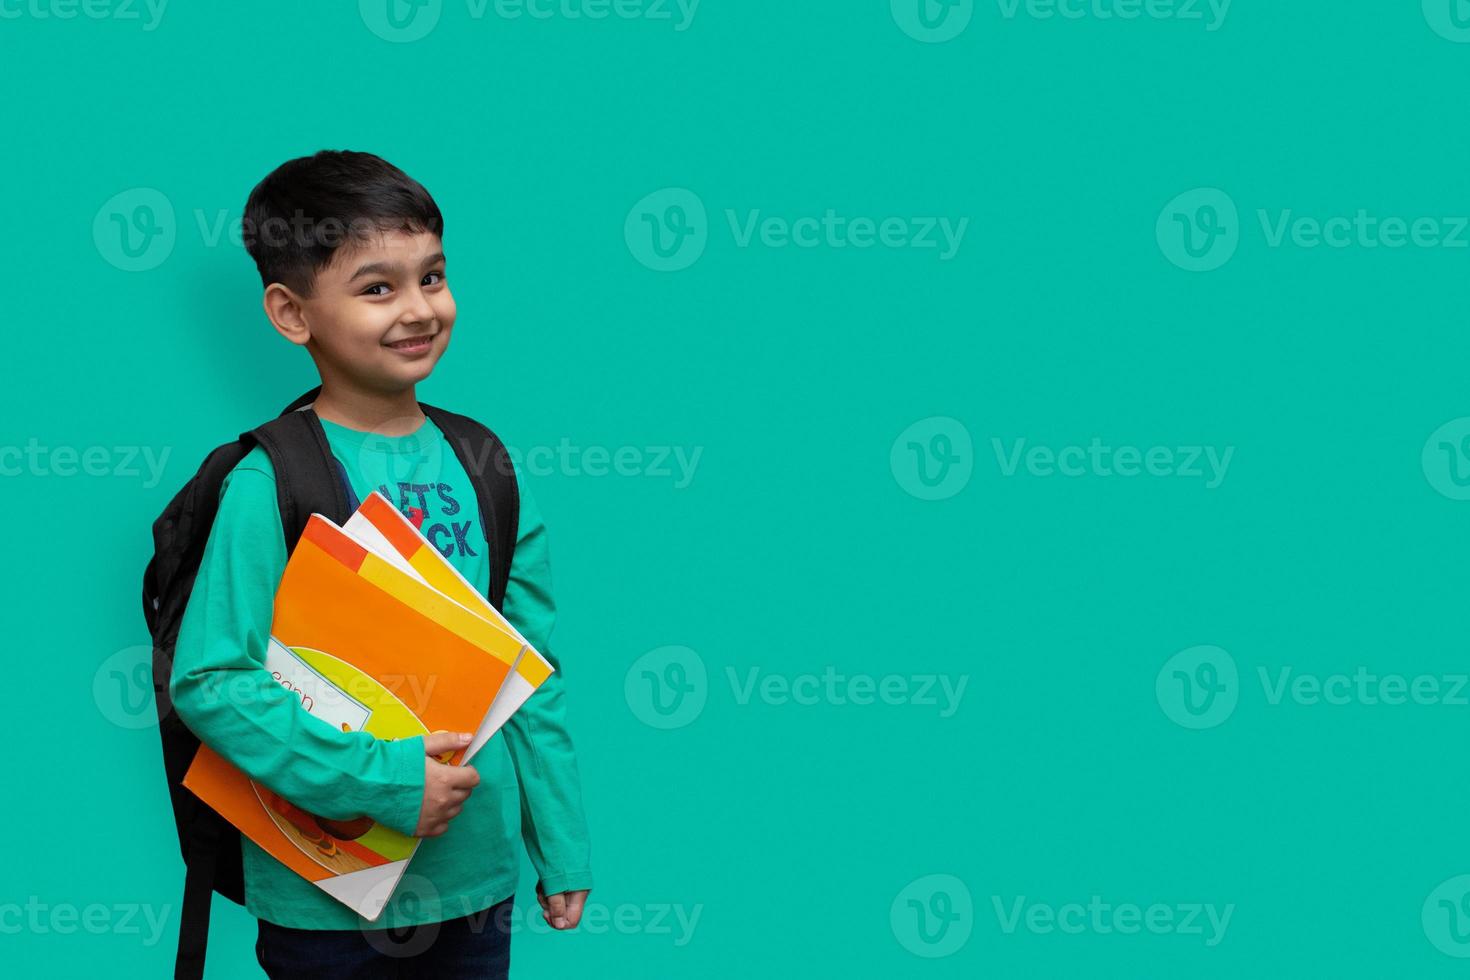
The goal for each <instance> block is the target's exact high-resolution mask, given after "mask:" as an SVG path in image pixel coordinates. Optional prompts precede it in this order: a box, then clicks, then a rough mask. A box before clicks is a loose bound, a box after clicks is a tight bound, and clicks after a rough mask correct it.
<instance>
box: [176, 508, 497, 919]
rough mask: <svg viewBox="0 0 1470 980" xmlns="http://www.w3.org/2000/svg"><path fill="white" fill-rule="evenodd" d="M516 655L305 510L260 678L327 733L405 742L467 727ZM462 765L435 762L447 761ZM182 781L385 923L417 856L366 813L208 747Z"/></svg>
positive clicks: (414, 841)
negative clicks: (296, 793) (342, 811)
mask: <svg viewBox="0 0 1470 980" xmlns="http://www.w3.org/2000/svg"><path fill="white" fill-rule="evenodd" d="M523 650H524V643H523V641H521V640H520V639H519V638H518V637H516V636H513V635H511V634H508V633H507V632H505V631H504V630H501V629H497V628H496V627H495V626H493V625H492V624H490V623H489V622H487V621H486V620H484V619H483V618H481V617H480V616H476V615H475V614H474V613H472V612H470V611H469V610H467V609H465V608H464V607H463V606H461V605H460V604H459V603H457V602H454V601H453V600H451V599H449V598H448V597H447V596H445V595H444V594H443V593H441V592H439V591H438V590H436V589H434V588H432V587H431V586H429V585H427V584H426V583H424V582H422V581H420V580H418V579H416V578H415V577H413V576H411V575H408V574H406V573H405V572H403V571H402V570H400V569H399V568H396V567H394V565H393V564H392V563H391V562H390V561H388V560H385V559H384V558H383V557H382V556H379V555H377V554H374V553H373V551H371V550H370V549H369V548H367V547H365V546H364V545H363V544H361V543H360V542H358V541H356V540H354V539H353V538H352V537H351V536H350V535H348V534H347V533H346V532H344V531H343V530H342V529H341V528H339V527H337V526H336V525H335V524H333V523H332V522H331V521H329V520H327V519H326V518H325V517H322V516H321V515H320V514H313V515H312V516H311V518H310V520H309V521H308V522H307V525H306V529H305V530H304V531H303V532H302V536H301V540H300V542H299V543H298V544H297V546H296V549H295V550H294V551H293V552H292V553H291V557H290V559H289V560H288V561H287V563H286V570H285V572H284V573H283V575H282V577H281V584H280V586H279V587H278V588H277V590H276V597H275V608H274V614H273V618H272V621H271V638H270V642H269V645H268V650H267V653H266V664H265V669H266V670H267V671H269V672H270V673H271V675H272V676H273V677H274V678H275V680H276V681H277V682H278V683H280V684H281V685H282V686H284V687H285V688H286V689H288V690H290V691H292V692H293V693H294V694H296V695H298V697H299V698H300V699H301V706H302V708H303V710H305V711H308V712H309V713H310V714H311V715H312V716H313V717H315V718H318V719H320V720H321V722H322V723H323V724H330V725H333V726H336V727H339V728H341V729H342V730H343V731H362V732H368V733H369V734H371V735H373V736H374V737H377V738H384V739H395V738H411V737H413V736H414V735H424V734H428V733H430V732H435V731H466V732H473V731H476V730H477V728H478V727H479V726H480V725H481V723H482V721H483V720H484V718H485V716H486V714H487V713H488V711H489V709H490V706H491V704H492V703H493V702H494V699H495V696H496V694H497V693H498V692H499V690H500V688H501V686H502V684H504V682H505V680H506V677H507V676H508V675H509V674H510V672H511V670H512V669H513V667H514V665H515V664H516V663H517V661H518V660H519V659H520V657H521V655H522V653H523ZM404 696H408V697H409V698H410V700H411V701H412V702H413V703H412V704H407V703H405V702H404V700H403V699H402V698H403V697H404ZM464 755H465V750H460V751H459V752H457V753H455V754H454V755H453V756H451V757H450V758H448V759H446V760H445V761H448V762H449V763H451V764H455V765H457V764H460V763H461V762H462V761H463V758H464ZM184 785H185V786H186V787H187V788H188V789H189V790H190V791H191V792H193V793H194V794H195V795H196V796H198V797H199V798H200V799H201V800H203V801H204V802H205V803H207V804H208V805H209V806H211V807H212V808H214V809H215V810H216V811H218V812H219V813H220V815H221V816H223V817H224V818H225V819H227V820H228V821H230V823H232V824H233V825H234V826H235V827H237V828H238V829H239V830H240V832H241V833H243V834H245V835H246V836H247V837H249V838H250V839H251V840H252V841H254V842H255V843H256V844H258V845H260V847H261V848H263V849H264V850H266V851H267V852H268V853H270V854H271V855H273V856H274V857H275V858H276V859H277V860H279V861H281V862H282V863H283V864H285V865H286V866H287V867H289V868H291V869H292V870H293V871H295V872H296V873H297V874H299V875H301V876H302V877H304V878H306V879H307V880H309V881H311V882H313V883H314V884H316V885H317V887H319V888H321V889H322V890H324V891H326V892H327V893H328V894H330V895H331V896H332V897H334V898H336V899H337V900H338V901H341V902H342V903H343V904H345V905H347V906H348V907H349V908H351V909H353V911H355V912H357V914H358V915H360V916H362V917H363V918H365V919H368V920H375V919H377V917H378V916H379V915H380V914H381V913H382V910H383V907H384V906H385V905H386V904H387V902H388V898H389V896H390V895H391V894H392V891H393V888H394V887H395V886H396V885H397V883H398V881H399V879H400V878H401V877H402V876H403V872H404V869H405V868H406V867H407V865H408V861H409V859H410V858H411V857H412V856H413V852H414V851H415V850H416V849H417V847H418V838H415V837H409V836H405V835H403V834H401V833H398V832H397V831H395V830H392V829H390V828H388V827H384V826H382V825H381V824H378V823H375V822H373V821H372V820H371V819H369V818H367V817H362V818H359V819H357V820H348V821H333V820H326V819H325V818H321V817H318V816H316V815H314V814H311V813H308V812H307V811H305V810H303V809H300V808H298V807H296V806H295V805H294V804H292V803H291V802H290V801H289V800H285V799H283V798H282V797H280V796H278V795H277V794H276V793H274V792H272V791H271V790H270V789H269V788H268V787H266V786H262V785H260V784H258V783H256V782H255V781H253V780H251V779H250V778H249V777H248V776H246V775H245V774H244V773H242V772H241V771H240V770H238V769H236V768H235V767H234V766H233V765H231V764H230V763H229V762H228V761H226V760H225V759H224V758H223V757H222V756H220V755H219V754H218V753H217V752H215V751H214V750H213V749H211V748H210V747H209V746H208V745H205V746H201V747H200V749H199V753H198V755H197V756H195V758H194V762H193V764H192V765H191V766H190V768H189V771H188V773H187V775H186V776H185V778H184Z"/></svg>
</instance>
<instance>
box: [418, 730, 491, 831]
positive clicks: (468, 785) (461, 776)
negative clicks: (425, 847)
mask: <svg viewBox="0 0 1470 980" xmlns="http://www.w3.org/2000/svg"><path fill="white" fill-rule="evenodd" d="M473 737H474V736H472V735H470V734H469V733H468V732H460V733H459V734H455V733H453V732H435V733H434V734H432V735H425V736H424V802H423V804H422V805H421V806H420V807H419V825H418V827H417V828H416V829H415V830H414V832H413V835H414V836H415V837H438V836H439V835H440V834H442V833H444V831H446V830H448V829H449V821H451V820H453V819H454V818H455V817H457V816H459V811H461V810H463V809H464V801H465V800H467V799H469V798H470V790H472V789H474V788H475V787H476V786H478V785H480V774H479V773H477V772H475V770H473V769H471V768H470V767H469V766H446V765H445V764H444V763H442V762H440V761H439V760H438V759H436V758H434V757H435V756H438V755H442V756H446V757H447V756H449V755H450V754H451V753H454V752H457V751H459V750H460V749H462V748H464V747H465V746H466V745H469V744H470V739H472V738H473Z"/></svg>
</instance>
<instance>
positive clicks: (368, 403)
mask: <svg viewBox="0 0 1470 980" xmlns="http://www.w3.org/2000/svg"><path fill="white" fill-rule="evenodd" d="M415 391H416V389H414V388H409V389H408V390H406V391H403V392H399V393H397V394H393V395H381V394H377V393H366V392H342V391H337V390H335V389H334V388H331V387H329V386H328V385H327V384H326V383H325V382H324V383H323V384H322V390H321V391H320V392H318V393H317V396H316V401H314V402H312V404H311V408H312V410H313V411H315V412H316V414H317V415H318V416H319V417H320V418H323V419H326V420H327V421H328V422H335V423H337V424H338V425H345V426H346V427H347V428H349V429H357V430H358V431H360V432H376V433H378V434H379V435H385V436H406V435H410V434H412V433H413V432H415V431H417V430H418V428H419V426H421V425H422V424H423V422H424V418H425V416H424V413H423V410H422V409H421V408H419V403H418V398H417V396H416V393H415Z"/></svg>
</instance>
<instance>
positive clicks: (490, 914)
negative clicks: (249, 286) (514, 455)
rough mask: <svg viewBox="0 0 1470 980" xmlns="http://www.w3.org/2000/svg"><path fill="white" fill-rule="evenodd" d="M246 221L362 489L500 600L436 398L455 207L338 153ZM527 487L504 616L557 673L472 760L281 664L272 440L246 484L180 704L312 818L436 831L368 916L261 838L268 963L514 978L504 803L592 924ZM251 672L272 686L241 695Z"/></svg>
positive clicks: (215, 547)
mask: <svg viewBox="0 0 1470 980" xmlns="http://www.w3.org/2000/svg"><path fill="white" fill-rule="evenodd" d="M242 226H243V230H244V233H245V238H246V242H247V248H248V250H249V252H250V255H251V257H252V258H253V259H254V260H255V263H256V266H257V268H258V269H259V270H260V277H261V281H262V283H263V284H264V286H265V313H266V316H267V317H269V318H270V322H271V324H272V326H274V327H275V329H276V331H277V332H278V333H280V335H281V336H283V337H285V338H286V339H287V340H289V341H290V342H291V343H293V344H297V345H299V346H302V347H305V348H306V351H307V353H309V354H310V355H311V358H312V361H313V362H314V363H315V365H316V368H317V371H318V372H319V373H320V374H321V382H322V383H321V391H320V393H319V394H318V395H317V397H316V401H315V403H314V405H313V406H311V407H312V409H313V410H314V411H315V412H316V414H317V415H318V416H319V417H320V419H321V424H322V428H323V429H324V430H325V432H326V436H327V442H328V444H329V446H330V448H331V451H332V454H333V455H334V456H335V457H336V459H337V460H338V461H339V462H340V463H341V466H342V468H343V469H344V471H345V474H346V476H347V478H348V481H349V482H350V484H351V486H352V490H353V492H354V494H355V495H356V496H357V498H358V499H362V498H364V497H366V496H367V495H368V494H370V493H371V492H372V491H373V490H375V489H380V490H382V491H383V492H384V493H385V494H386V495H387V496H388V498H389V499H390V500H393V501H394V502H395V503H397V504H398V505H399V506H400V508H401V509H402V510H403V512H404V514H405V515H406V516H408V517H409V519H410V520H412V521H414V522H415V523H417V524H419V526H420V529H421V530H422V531H423V532H424V534H425V535H426V536H427V537H428V539H429V541H430V542H431V543H433V544H434V545H435V546H436V547H438V548H439V549H440V551H441V552H442V553H443V554H444V555H445V556H446V557H447V558H448V559H449V560H450V561H451V562H452V563H453V564H454V566H455V567H456V568H458V569H459V571H460V572H462V573H463V574H464V576H465V577H466V578H467V579H468V580H469V581H470V582H471V583H473V584H475V585H476V586H477V587H478V588H479V589H480V590H481V592H484V591H485V589H486V588H487V586H488V583H489V574H490V569H489V565H488V548H487V544H486V531H485V529H484V528H483V527H482V526H481V524H480V519H479V518H480V515H479V512H478V506H477V502H476V497H475V493H474V490H473V487H472V485H471V483H470V480H469V477H468V476H467V475H466V473H465V471H464V468H463V467H462V466H461V465H460V462H459V460H458V457H457V456H456V455H455V453H454V451H453V449H452V448H451V447H450V446H449V445H448V443H447V442H446V441H445V440H444V437H443V435H442V433H441V432H440V431H439V429H438V427H437V426H435V425H434V423H433V422H432V421H431V420H429V419H428V418H427V417H426V416H425V415H424V413H423V411H422V410H421V409H420V408H419V404H418V401H417V397H416V394H415V386H416V385H417V384H418V383H419V382H420V381H423V380H424V379H425V378H427V377H428V376H429V373H430V372H431V371H433V370H434V366H435V365H436V364H437V363H438V362H439V358H440V357H442V356H443V355H444V352H445V350H446V349H448V346H449V339H450V332H451V331H452V330H453V328H454V319H455V305H454V298H453V296H452V295H451V294H450V291H449V284H448V282H447V281H446V279H445V259H444V250H443V245H442V240H441V236H442V234H443V218H442V217H441V215H440V212H439V208H438V206H437V205H436V204H435V203H434V199H433V198H432V197H430V196H429V193H428V191H426V190H425V189H424V188H423V187H422V186H420V185H419V184H418V183H417V182H416V181H414V180H413V179H412V178H410V177H409V176H408V175H406V174H404V173H403V172H402V171H401V170H399V169H398V168H397V167H394V166H393V165H392V164H390V163H388V162H387V161H385V160H382V159H380V158H379V157H376V156H373V155H372V154H368V153H355V152H348V151H343V152H335V151H326V150H324V151H322V152H320V153H317V154H316V155H314V156H311V157H302V158H300V159H296V160H291V161H289V162H287V163H285V164H282V165H281V166H280V167H278V168H277V169H276V170H275V171H273V172H272V173H271V174H269V175H268V176H267V177H266V178H265V179H264V180H262V181H261V182H260V184H259V185H258V186H256V188H255V189H254V191H252V192H251V194H250V199H249V201H248V202H247V203H246V206H245V215H244V219H243V222H242ZM486 372H487V375H489V374H493V373H495V372H496V368H495V366H493V365H487V366H486ZM446 407H447V406H446ZM517 479H518V480H519V474H517ZM518 486H519V488H520V528H519V532H518V534H517V536H516V543H515V552H514V559H513V563H512V566H511V573H510V583H509V585H508V586H507V588H506V594H505V602H504V609H503V611H504V613H505V615H506V617H507V618H509V619H510V621H511V622H513V623H514V624H515V625H516V627H517V628H518V629H519V630H520V631H521V632H522V633H523V634H524V635H525V637H526V639H527V640H529V641H530V643H531V644H532V645H533V646H534V647H535V648H536V649H537V650H539V651H540V652H541V653H542V654H544V655H545V656H546V658H547V659H548V660H549V661H550V662H551V664H552V666H553V667H557V668H558V669H557V671H555V672H554V673H552V674H551V677H550V679H548V680H547V681H546V682H545V683H544V684H543V685H542V686H541V688H540V689H539V690H538V691H537V692H536V694H534V695H533V696H532V697H531V699H530V700H529V701H527V702H526V704H525V705H524V706H523V707H522V708H521V709H520V711H518V712H516V714H515V715H514V716H513V717H512V719H511V720H510V722H509V723H508V724H507V725H506V726H505V727H504V728H503V729H502V730H501V733H500V737H499V738H496V739H492V740H491V741H490V742H489V743H488V744H487V745H486V746H485V748H484V749H483V750H482V751H481V752H480V753H479V754H478V755H476V756H475V762H474V767H473V768H471V767H469V766H464V767H451V766H446V765H443V764H442V763H440V762H439V761H437V760H436V759H435V758H434V756H435V755H438V754H441V753H444V752H446V751H447V750H449V749H453V748H456V747H458V746H460V745H463V744H464V743H465V742H467V741H468V739H469V734H468V733H452V734H436V735H431V736H427V737H420V738H413V739H400V740H396V741H379V740H375V739H374V738H373V737H372V736H371V735H366V734H364V733H361V732H350V733H349V732H340V731H336V730H335V729H333V728H332V727H331V726H328V725H323V724H322V723H321V722H320V721H318V720H317V719H314V718H312V717H311V716H310V715H308V714H307V713H306V712H305V711H303V710H302V708H301V706H300V704H299V702H298V701H296V699H294V698H293V697H291V696H290V694H289V692H287V691H286V690H285V689H284V688H282V687H281V686H280V685H279V684H277V683H276V682H275V681H274V680H273V679H272V678H271V676H270V675H269V674H268V673H266V671H265V669H264V661H265V653H266V644H267V640H268V639H269V636H270V626H271V618H272V609H273V605H274V596H275V590H276V587H277V585H278V584H279V582H280V579H281V575H282V572H283V571H284V569H285V567H286V558H287V555H286V549H285V542H284V539H283V533H282V528H281V519H280V513H279V510H278V506H277V501H276V486H275V475H274V472H273V469H272V466H271V462H270V459H269V457H268V456H267V454H266V453H265V451H264V450H263V449H261V448H260V447H258V446H257V447H255V448H254V449H252V450H251V452H250V453H249V454H248V455H247V456H246V457H245V458H244V459H243V460H241V462H240V464H239V465H238V466H236V467H235V468H234V470H232V471H231V473H230V474H229V476H228V477H227V478H226V480H225V483H224V486H223V488H222V489H221V492H220V506H219V514H218V516H217V517H216V519H215V523H214V526H213V529H212V531H211V533H210V536H209V540H208V543H207V545H206V548H205V551H204V557H203V562H202V564H201V566H200V570H199V575H198V577H197V579H196V580H195V583H194V586H193V591H192V593H191V596H190V599H189V604H188V608H187V609H186V611H185V614H184V619H183V622H182V625H181V627H180V631H179V637H178V643H177V647H176V649H175V654H174V657H175V659H174V672H173V675H172V678H171V683H170V686H169V691H170V694H171V695H172V697H173V703H174V705H175V708H176V709H177V711H178V712H179V716H180V717H181V718H182V719H183V721H184V722H185V724H187V725H188V726H189V728H190V729H191V730H193V731H194V732H195V734H197V735H199V736H200V738H201V739H202V740H203V741H205V742H207V743H208V744H209V745H211V746H212V747H213V748H215V750H216V751H218V752H219V753H220V754H221V755H223V756H224V757H225V758H226V759H228V760H229V761H230V762H231V763H233V764H234V765H235V766H237V767H238V768H239V769H241V770H242V771H243V772H245V773H246V774H247V775H249V776H250V777H251V778H252V779H254V780H256V781H257V782H258V783H260V784H261V785H263V786H265V787H268V788H269V789H270V790H272V791H273V792H274V793H276V794H279V796H278V798H279V799H280V800H281V803H280V805H281V806H282V807H289V808H291V809H292V810H294V811H300V813H301V819H316V820H321V821H352V820H354V819H356V818H359V817H370V818H372V819H373V820H377V821H379V822H381V823H383V824H385V825H386V826H389V827H392V828H394V829H395V830H399V831H402V832H403V833H406V834H414V835H416V836H419V837H423V838H425V839H424V841H423V842H422V843H421V844H420V846H419V849H418V852H417V853H416V854H415V855H414V859H413V862H412V863H411V864H410V866H409V869H408V872H407V873H406V874H405V876H404V879H403V881H402V882H401V883H400V885H399V888H398V890H397V891H396V892H395V896H394V900H392V901H390V902H389V904H388V906H387V908H386V909H385V910H384V911H383V914H382V916H381V917H380V918H379V919H378V920H377V921H376V922H374V923H371V924H369V923H367V922H365V921H364V920H362V919H359V918H358V917H357V916H356V915H355V914H354V913H352V912H351V911H349V910H348V909H347V908H346V907H345V906H343V905H341V904H340V903H338V902H337V901H336V900H334V899H332V898H331V897H329V896H328V895H327V894H326V893H325V892H323V891H321V890H320V889H318V888H317V887H316V886H314V885H313V884H311V883H310V882H308V881H306V880H305V879H303V878H301V877H299V876H298V875H296V874H295V873H294V872H292V871H291V870H289V869H288V868H286V867H285V866H284V865H282V864H280V863H278V862H277V861H276V860H275V859H274V858H272V857H271V856H270V855H268V854H267V853H266V852H265V851H263V850H262V849H261V848H259V847H258V846H257V845H255V844H254V843H252V842H251V841H250V840H249V839H248V838H244V837H243V836H242V841H243V847H244V853H243V859H244V870H245V895H246V907H247V909H248V910H249V911H250V912H251V913H252V914H253V915H255V916H256V917H257V918H258V919H259V920H260V925H259V939H258V941H257V943H256V955H257V957H258V959H259V960H260V963H261V966H262V967H263V968H264V969H265V971H266V973H267V974H268V975H269V976H270V977H272V978H287V977H310V978H312V980H331V978H334V977H349V976H350V977H354V978H356V977H389V976H398V975H399V973H398V972H395V971H398V970H399V969H400V966H401V968H402V970H404V971H406V972H404V974H403V975H405V976H407V975H412V976H432V977H443V978H450V977H471V976H473V977H477V978H478V977H504V976H506V973H507V969H508V966H509V957H510V936H509V931H510V917H511V912H512V907H511V905H512V902H513V900H514V892H515V886H516V878H517V866H518V859H517V855H516V853H515V849H514V846H513V842H512V840H511V834H510V832H509V829H508V828H507V826H506V821H505V820H504V818H503V814H502V804H503V803H506V804H510V801H511V799H512V795H511V794H515V796H516V797H518V802H519V809H520V816H521V836H522V838H523V840H524V842H525V846H526V850H527V852H528V853H529V855H530V858H531V863H532V865H533V866H534V868H535V871H536V873H537V876H538V878H539V881H538V884H537V888H536V892H537V898H538V900H539V901H540V903H541V909H542V915H543V917H544V918H545V919H546V921H547V922H548V923H549V924H550V925H551V926H552V927H553V928H555V929H573V928H576V926H577V922H578V920H579V919H580V918H581V914H582V907H583V903H584V901H585V899H586V896H587V891H588V889H589V888H591V885H592V876H591V872H590V870H589V867H588V841H587V829H586V822H585V818H584V816H583V812H582V802H581V791H580V788H579V783H578V776H577V764H576V757H575V755H574V753H573V749H572V742H571V738H570V737H569V735H568V733H567V726H566V701H565V696H564V694H563V686H562V674H561V671H560V668H559V664H558V663H557V660H556V658H555V657H554V655H553V654H552V652H551V649H550V647H549V644H548V641H547V637H548V634H549V633H550V632H551V627H552V622H553V619H554V617H555V606H554V604H553V602H552V597H551V579H550V568H549V565H548V558H547V543H546V528H545V525H544V524H543V523H542V520H541V514H540V512H539V511H538V510H537V508H536V504H535V501H534V500H533V498H532V496H531V494H530V492H529V488H528V487H527V486H526V484H525V483H524V482H519V483H518ZM226 672H228V673H226ZM242 676H243V677H248V678H250V680H251V682H253V685H254V686H253V687H252V688H251V689H250V690H251V695H252V696H249V697H241V696H239V692H240V688H239V687H237V685H238V684H240V683H241V682H240V680H238V678H240V677H242ZM223 691H229V692H230V693H229V696H224V695H222V694H221V692H223ZM456 739H458V740H459V741H456ZM510 805H514V804H510ZM409 927H416V928H409Z"/></svg>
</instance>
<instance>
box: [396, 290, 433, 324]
mask: <svg viewBox="0 0 1470 980" xmlns="http://www.w3.org/2000/svg"><path fill="white" fill-rule="evenodd" d="M405 303H406V304H407V305H406V306H405V307H404V310H403V319H404V321H406V322H410V323H428V322H429V321H430V320H432V319H434V308H433V307H432V306H430V305H429V299H428V297H427V296H425V295H424V294H423V293H422V292H415V293H412V294H410V295H409V297H408V298H407V299H406V300H405Z"/></svg>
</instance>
